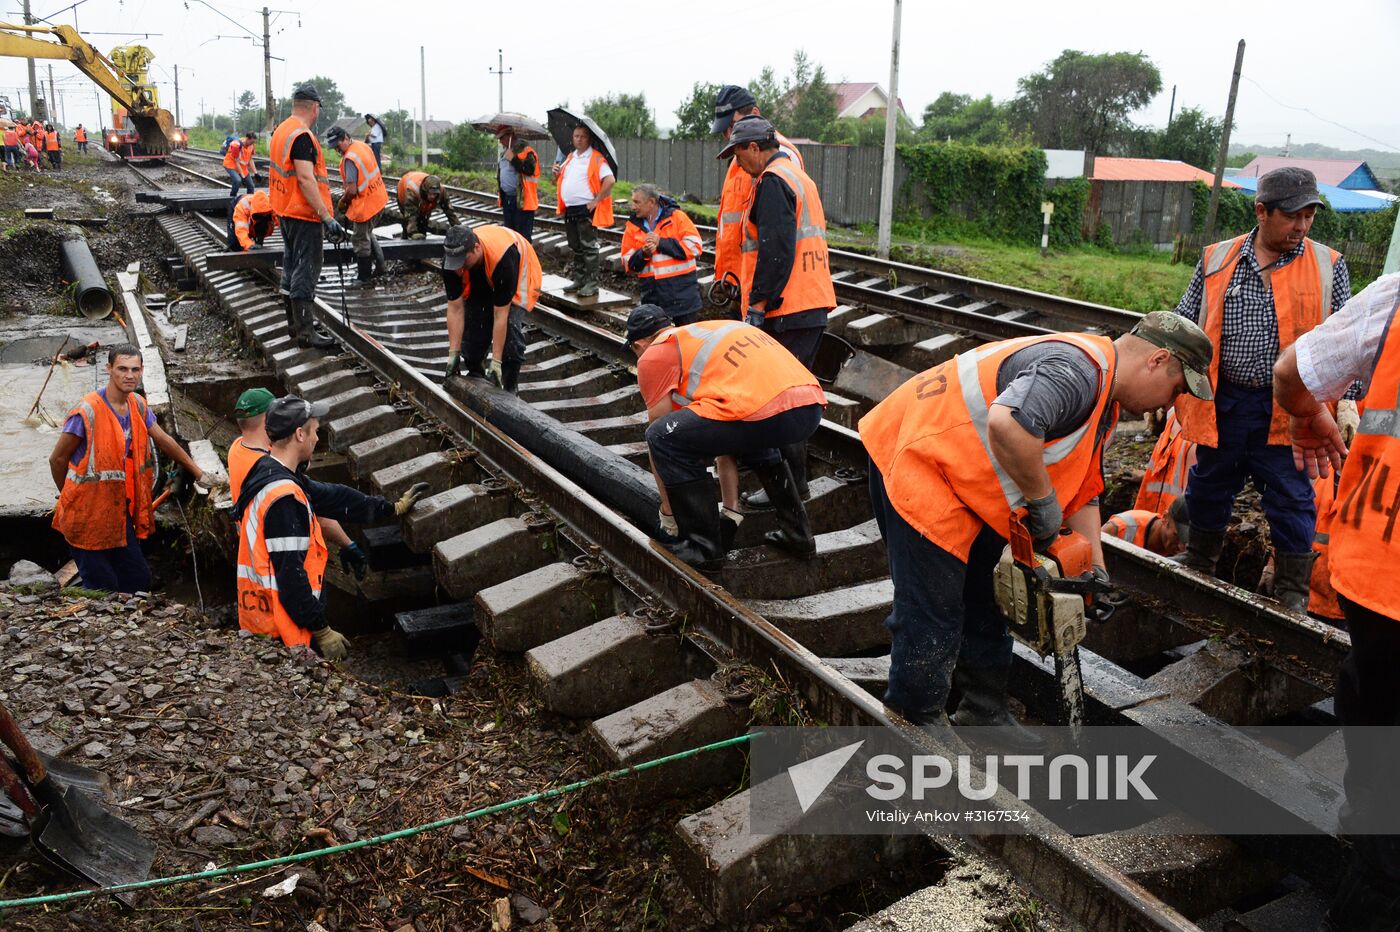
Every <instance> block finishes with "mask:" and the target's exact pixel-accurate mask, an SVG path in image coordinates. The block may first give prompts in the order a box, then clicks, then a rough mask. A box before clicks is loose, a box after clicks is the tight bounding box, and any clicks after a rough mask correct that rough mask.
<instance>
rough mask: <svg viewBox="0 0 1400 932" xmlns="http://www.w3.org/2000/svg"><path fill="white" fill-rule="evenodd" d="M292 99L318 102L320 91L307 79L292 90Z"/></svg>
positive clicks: (319, 100)
mask: <svg viewBox="0 0 1400 932" xmlns="http://www.w3.org/2000/svg"><path fill="white" fill-rule="evenodd" d="M292 100H311V101H315V102H316V103H318V104H319V103H320V102H321V92H320V91H318V90H316V85H314V84H312V83H311V82H310V81H308V82H306V83H305V84H298V85H297V87H296V90H294V91H292Z"/></svg>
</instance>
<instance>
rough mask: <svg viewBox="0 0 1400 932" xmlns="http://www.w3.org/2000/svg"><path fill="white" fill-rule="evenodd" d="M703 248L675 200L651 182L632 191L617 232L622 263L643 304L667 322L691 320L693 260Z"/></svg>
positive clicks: (696, 310)
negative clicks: (639, 289) (662, 313)
mask: <svg viewBox="0 0 1400 932" xmlns="http://www.w3.org/2000/svg"><path fill="white" fill-rule="evenodd" d="M704 251H705V245H704V243H702V242H701V241H700V233H699V231H698V230H696V229H695V224H694V223H692V222H691V219H690V218H689V217H687V216H686V215H685V213H684V212H683V211H681V210H680V209H679V208H677V207H676V202H675V201H673V200H671V199H670V198H669V197H666V196H664V195H663V194H661V192H659V191H658V190H656V185H652V184H639V185H637V186H636V187H635V188H633V189H632V216H631V217H629V218H628V219H627V226H626V227H625V228H624V229H623V231H622V267H623V268H624V269H625V270H626V271H627V273H628V274H629V275H635V276H637V278H639V279H640V280H641V285H642V303H643V304H655V305H656V306H657V307H659V308H661V309H662V310H663V311H665V312H666V313H667V315H668V316H670V318H671V321H672V323H675V324H693V323H695V321H696V320H697V319H698V318H699V314H700V307H701V300H700V283H699V281H698V280H697V278H696V275H695V262H696V260H697V259H699V258H700V254H701V253H702V252H704Z"/></svg>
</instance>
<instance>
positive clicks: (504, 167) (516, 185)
mask: <svg viewBox="0 0 1400 932" xmlns="http://www.w3.org/2000/svg"><path fill="white" fill-rule="evenodd" d="M496 141H497V142H499V143H500V144H501V157H500V158H499V159H498V160H497V162H496V204H497V206H499V207H500V208H501V223H502V224H503V225H504V226H507V227H509V228H510V229H512V230H514V231H515V232H517V233H519V234H520V235H521V236H523V237H525V241H526V242H527V243H528V242H530V240H531V239H532V238H533V237H534V235H535V211H536V210H538V209H539V206H540V157H539V153H537V152H536V151H535V150H534V147H533V146H531V145H530V144H529V143H528V142H526V141H525V140H524V139H520V138H519V137H517V136H516V135H515V134H514V133H512V132H511V131H510V130H509V129H505V128H502V129H501V131H500V132H499V133H497V134H496Z"/></svg>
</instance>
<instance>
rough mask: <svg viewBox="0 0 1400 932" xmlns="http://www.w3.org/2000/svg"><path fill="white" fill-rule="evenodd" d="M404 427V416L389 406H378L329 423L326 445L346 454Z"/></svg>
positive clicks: (327, 425)
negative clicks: (372, 439)
mask: <svg viewBox="0 0 1400 932" xmlns="http://www.w3.org/2000/svg"><path fill="white" fill-rule="evenodd" d="M403 426H404V417H403V415H401V414H399V412H397V411H395V410H394V409H393V408H391V407H389V406H388V405H376V406H374V407H373V408H366V409H365V410H363V411H361V412H359V413H358V414H351V415H349V416H348V417H340V418H334V419H333V420H329V421H327V422H326V444H327V445H328V446H329V447H330V448H331V449H332V450H335V451H336V452H337V453H344V452H345V451H346V450H348V449H350V447H351V446H353V445H354V444H357V443H359V442H360V441H362V440H368V439H370V438H371V437H378V436H380V435H381V434H387V433H390V432H391V431H395V430H398V429H399V428H400V427H403Z"/></svg>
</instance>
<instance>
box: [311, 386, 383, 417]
mask: <svg viewBox="0 0 1400 932" xmlns="http://www.w3.org/2000/svg"><path fill="white" fill-rule="evenodd" d="M324 401H325V402H326V405H327V406H328V407H329V408H330V413H329V414H327V415H326V420H328V421H329V420H339V419H340V418H343V417H348V416H349V415H351V414H359V413H360V412H361V411H365V410H368V409H369V408H373V407H374V406H375V405H377V404H379V401H380V397H379V393H378V392H377V391H375V390H374V389H373V388H372V387H370V386H367V385H361V386H357V387H355V388H351V389H347V390H346V391H343V392H339V393H337V394H334V395H331V396H330V397H329V398H326V399H324Z"/></svg>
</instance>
